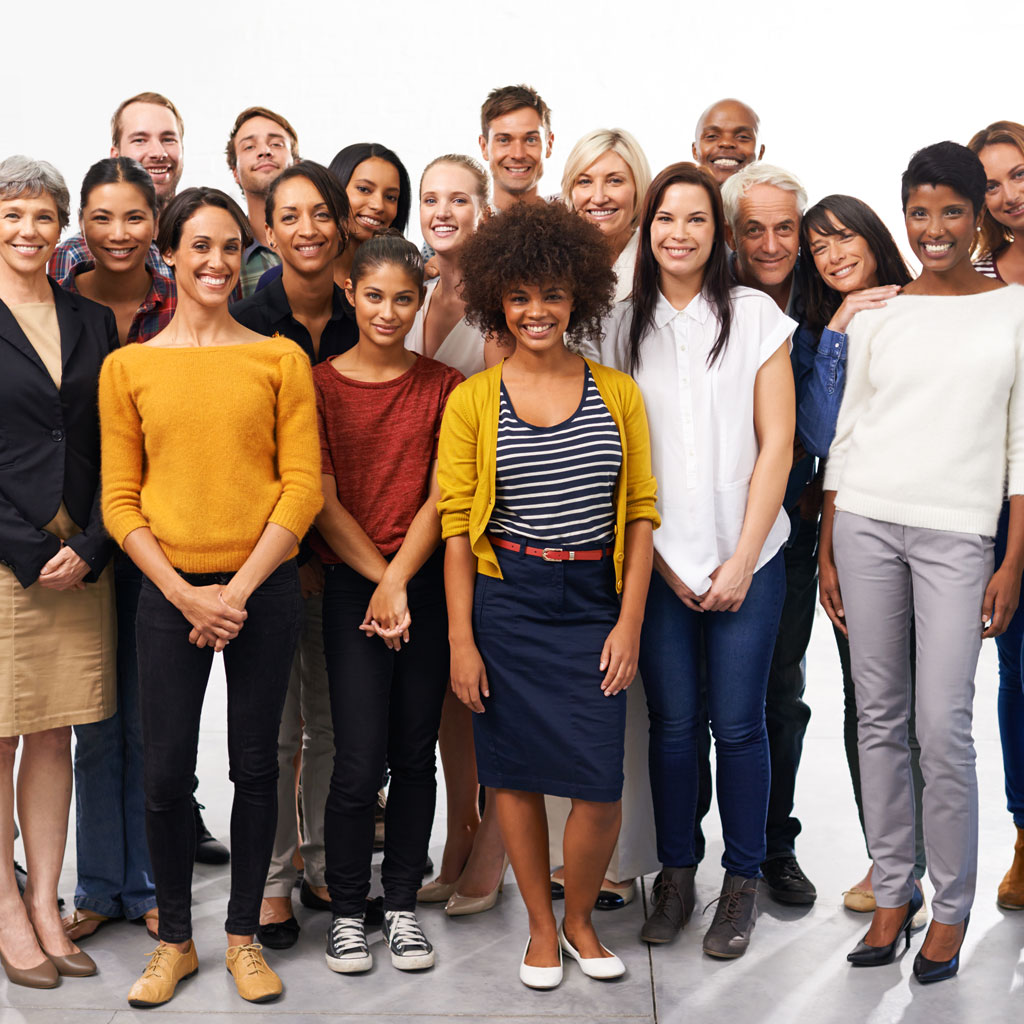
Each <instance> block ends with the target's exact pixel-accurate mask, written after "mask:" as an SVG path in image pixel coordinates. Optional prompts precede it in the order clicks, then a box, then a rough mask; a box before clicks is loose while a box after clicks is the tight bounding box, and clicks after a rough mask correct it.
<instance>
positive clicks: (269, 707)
mask: <svg viewBox="0 0 1024 1024" xmlns="http://www.w3.org/2000/svg"><path fill="white" fill-rule="evenodd" d="M181 575H182V577H183V578H184V579H185V580H186V581H187V582H189V583H191V584H193V585H194V586H208V585H210V584H214V583H220V584H226V583H227V582H228V581H229V580H230V579H231V576H232V575H233V574H232V573H202V574H198V573H182V574H181ZM246 611H247V612H248V613H249V615H248V618H247V619H246V620H245V625H244V626H243V627H242V631H241V632H240V633H239V634H238V636H237V637H236V638H235V639H234V640H232V641H231V643H230V644H229V645H228V646H227V647H226V648H225V650H224V670H225V674H226V676H227V694H228V765H229V772H228V776H229V778H230V779H231V781H232V782H233V783H234V787H235V792H234V800H233V802H232V805H231V895H230V898H229V900H228V916H227V921H226V923H225V926H224V928H225V931H227V932H229V933H231V934H233V935H249V934H251V933H253V932H255V931H256V926H257V924H258V923H259V912H260V900H261V899H262V897H263V884H264V882H265V881H266V878H267V869H268V867H269V866H270V856H271V852H272V850H273V845H274V829H275V827H276V824H277V733H278V729H279V727H280V725H281V712H282V709H283V708H284V699H285V695H286V693H287V691H288V676H289V673H290V671H291V664H292V657H293V655H294V653H295V644H296V641H297V639H298V634H299V627H300V623H301V615H302V598H301V596H300V592H299V577H298V572H297V571H296V568H295V562H294V561H289V562H286V563H285V564H284V565H282V566H280V567H279V568H278V569H276V570H275V571H274V572H273V573H271V575H270V576H269V577H268V578H267V580H266V581H265V582H264V583H263V585H262V586H261V587H259V588H258V589H257V590H256V591H255V592H254V593H253V594H252V596H251V597H250V598H249V601H248V603H247V604H246ZM191 628H192V627H191V626H190V624H189V622H188V620H187V619H186V618H185V617H184V615H182V614H181V612H179V611H178V609H177V608H175V607H174V605H173V604H171V603H170V601H168V600H167V599H166V598H165V597H164V596H163V594H161V593H160V591H159V590H158V589H157V588H156V587H155V586H154V585H153V584H152V583H150V581H149V580H144V581H143V584H142V593H141V595H140V597H139V612H138V618H137V620H136V636H137V642H138V649H139V686H140V696H141V707H142V737H143V744H144V758H145V768H144V775H145V791H146V836H147V838H148V840H149V853H150V859H151V860H152V862H153V877H154V881H155V882H156V900H157V906H158V907H159V909H160V938H161V939H163V941H164V942H186V941H188V939H189V938H191V936H192V914H191V903H192V865H193V861H194V860H195V849H196V833H195V818H194V816H193V813H192V785H193V776H194V773H195V767H196V749H197V747H198V744H199V719H200V715H201V713H202V710H203V698H204V696H205V694H206V684H207V681H208V679H209V676H210V667H211V665H212V663H213V650H212V648H210V647H203V648H199V647H196V646H195V645H193V644H190V643H189V642H188V635H189V632H190V630H191Z"/></svg>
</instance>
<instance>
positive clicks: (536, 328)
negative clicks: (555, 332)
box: [526, 324, 551, 334]
mask: <svg viewBox="0 0 1024 1024" xmlns="http://www.w3.org/2000/svg"><path fill="white" fill-rule="evenodd" d="M550 328H551V324H526V330H528V331H529V332H530V334H543V333H544V332H545V331H547V330H549V329H550Z"/></svg>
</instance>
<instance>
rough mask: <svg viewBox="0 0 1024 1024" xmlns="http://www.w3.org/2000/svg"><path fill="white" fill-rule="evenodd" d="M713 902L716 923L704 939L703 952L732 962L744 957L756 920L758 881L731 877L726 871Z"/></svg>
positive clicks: (712, 923)
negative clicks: (720, 888) (717, 895)
mask: <svg viewBox="0 0 1024 1024" xmlns="http://www.w3.org/2000/svg"><path fill="white" fill-rule="evenodd" d="M716 902H717V903H718V906H717V907H716V908H715V919H714V921H712V922H711V927H710V928H709V929H708V931H707V934H706V935H705V936H704V952H705V953H707V954H708V956H717V957H721V958H722V959H724V960H734V959H735V958H736V957H738V956H743V954H744V953H746V951H747V946H749V945H750V933H751V932H752V931H753V930H754V922H755V921H756V920H757V879H756V878H743V877H742V876H741V875H730V874H729V872H728V871H727V872H726V873H725V880H724V881H723V882H722V893H721V895H720V896H719V897H718V899H717V901H716ZM709 905H710V904H709ZM704 909H705V910H706V909H707V907H705V908H704Z"/></svg>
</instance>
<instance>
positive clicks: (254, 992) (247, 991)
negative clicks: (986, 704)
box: [224, 942, 281, 1003]
mask: <svg viewBox="0 0 1024 1024" xmlns="http://www.w3.org/2000/svg"><path fill="white" fill-rule="evenodd" d="M262 949H263V947H262V946H261V945H260V944H259V943H258V942H250V943H248V944H247V945H245V946H228V951H227V953H226V954H225V955H224V962H225V964H226V965H227V969H228V970H229V971H230V972H231V976H232V977H233V978H234V979H235V985H236V987H237V988H238V994H239V995H240V996H241V997H242V998H243V999H247V1000H248V1001H249V1002H250V1003H269V1002H270V1000H271V999H276V998H277V997H278V996H279V995H280V994H281V979H280V978H279V977H278V976H277V975H276V974H275V973H274V972H273V971H272V970H271V969H270V968H269V967H268V966H267V962H266V960H264V959H263V953H262V952H261V950H262Z"/></svg>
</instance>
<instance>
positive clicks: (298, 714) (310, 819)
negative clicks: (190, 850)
mask: <svg viewBox="0 0 1024 1024" xmlns="http://www.w3.org/2000/svg"><path fill="white" fill-rule="evenodd" d="M304 604H305V618H304V620H303V625H302V633H301V634H300V636H299V644H298V647H297V648H296V651H295V660H294V661H293V662H292V674H291V677H290V678H289V680H288V696H287V698H286V699H285V704H284V714H283V715H282V716H281V730H280V732H279V733H278V736H277V763H278V767H279V769H280V775H279V776H278V783H277V807H278V811H277V831H276V833H275V834H274V853H273V857H272V858H271V861H270V871H269V873H268V874H267V883H266V885H265V886H264V889H263V895H264V896H288V895H289V894H290V893H291V891H292V886H293V885H294V884H295V879H296V878H297V876H298V873H297V871H296V869H295V865H294V864H293V863H292V857H293V856H294V855H295V851H296V849H297V848H299V849H301V852H302V858H303V860H304V861H305V865H306V866H305V878H306V881H307V882H309V884H310V885H312V886H322V885H324V884H325V882H324V808H325V806H326V804H327V791H328V790H329V789H330V785H331V772H332V771H333V770H334V730H333V728H332V727H331V701H330V696H329V693H328V690H327V664H326V662H325V661H324V637H323V597H322V596H321V595H319V594H317V595H314V596H313V597H308V598H306V600H305V602H304ZM300 749H301V750H302V760H301V765H302V769H301V771H302V831H303V833H304V834H303V836H302V837H301V843H300V837H299V834H298V825H297V822H296V817H295V769H294V767H293V762H294V760H295V755H296V753H298V751H299V750H300Z"/></svg>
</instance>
